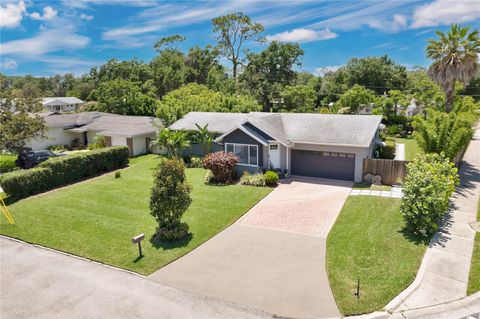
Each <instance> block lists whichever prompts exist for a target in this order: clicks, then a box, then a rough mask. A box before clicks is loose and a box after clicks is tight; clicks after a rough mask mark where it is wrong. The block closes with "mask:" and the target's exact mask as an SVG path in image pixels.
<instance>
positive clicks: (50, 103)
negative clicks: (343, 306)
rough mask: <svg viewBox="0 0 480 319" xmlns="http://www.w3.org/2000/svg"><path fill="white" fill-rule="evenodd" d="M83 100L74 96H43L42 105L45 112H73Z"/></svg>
mask: <svg viewBox="0 0 480 319" xmlns="http://www.w3.org/2000/svg"><path fill="white" fill-rule="evenodd" d="M83 103H84V102H83V101H82V100H80V99H79V98H76V97H74V96H61V97H44V98H42V105H43V107H44V108H45V111H47V112H74V111H76V110H77V108H78V107H79V106H80V105H82V104H83Z"/></svg>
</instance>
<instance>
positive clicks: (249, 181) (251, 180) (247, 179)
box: [240, 172, 265, 186]
mask: <svg viewBox="0 0 480 319" xmlns="http://www.w3.org/2000/svg"><path fill="white" fill-rule="evenodd" d="M240 184H242V185H250V186H265V178H264V177H263V174H250V173H248V172H244V173H243V175H242V177H241V178H240Z"/></svg>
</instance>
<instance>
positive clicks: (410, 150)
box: [395, 136, 424, 161]
mask: <svg viewBox="0 0 480 319" xmlns="http://www.w3.org/2000/svg"><path fill="white" fill-rule="evenodd" d="M395 143H399V144H405V160H406V161H413V159H414V158H415V156H417V154H424V152H423V150H422V149H421V148H420V146H418V143H417V140H416V139H415V138H413V136H410V137H406V138H400V137H397V138H395Z"/></svg>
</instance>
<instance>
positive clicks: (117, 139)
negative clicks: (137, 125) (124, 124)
mask: <svg viewBox="0 0 480 319" xmlns="http://www.w3.org/2000/svg"><path fill="white" fill-rule="evenodd" d="M112 146H127V138H126V137H125V136H112Z"/></svg>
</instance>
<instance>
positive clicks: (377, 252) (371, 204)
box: [327, 196, 426, 315]
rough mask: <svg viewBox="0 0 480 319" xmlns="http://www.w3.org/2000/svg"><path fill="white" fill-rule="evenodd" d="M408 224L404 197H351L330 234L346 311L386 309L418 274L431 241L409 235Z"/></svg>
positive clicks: (330, 256)
mask: <svg viewBox="0 0 480 319" xmlns="http://www.w3.org/2000/svg"><path fill="white" fill-rule="evenodd" d="M403 226H404V222H403V220H402V217H401V215H400V199H393V198H382V197H375V196H350V197H349V198H348V199H347V201H346V203H345V205H344V206H343V208H342V211H341V212H340V215H339V216H338V219H337V221H336V223H335V225H334V226H333V229H332V231H331V232H330V234H329V235H328V239H327V271H328V276H329V280H330V286H331V287H332V291H333V294H334V296H335V300H336V302H337V305H338V307H339V309H340V311H341V312H342V314H344V315H352V314H362V313H367V312H371V311H374V310H378V309H381V308H383V307H384V306H385V305H386V304H387V303H388V302H389V301H390V300H392V299H393V298H394V297H395V296H396V295H398V294H399V293H400V292H401V291H402V290H404V289H405V288H406V287H407V286H408V285H409V284H410V283H411V282H412V281H413V280H414V279H415V276H416V273H417V270H418V267H419V266H420V264H421V261H422V257H423V254H424V252H425V249H426V245H425V244H423V243H421V244H420V243H415V242H413V241H410V240H409V239H407V238H406V237H404V235H403V234H402V229H403ZM357 278H359V279H360V298H357V297H356V296H355V295H354V293H355V292H356V287H357Z"/></svg>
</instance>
